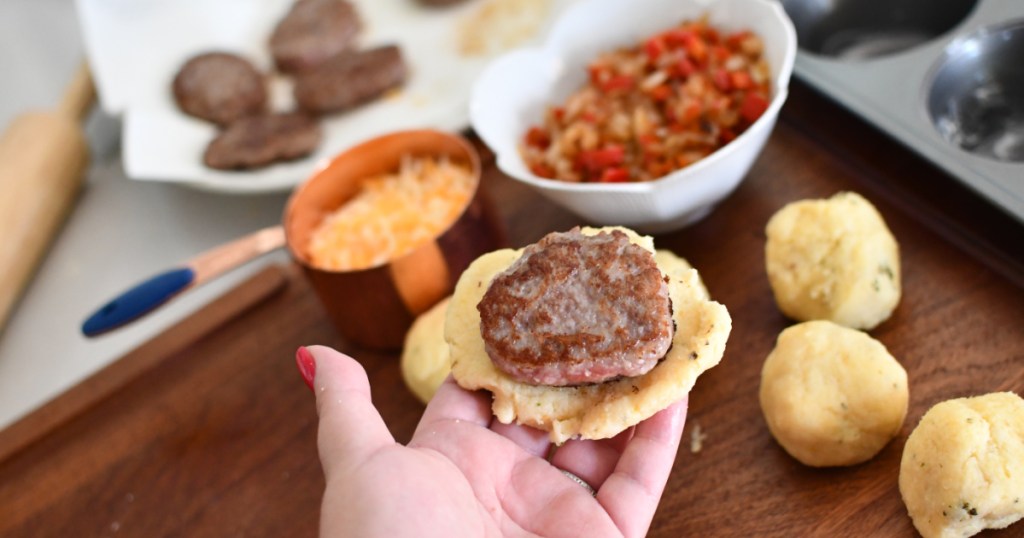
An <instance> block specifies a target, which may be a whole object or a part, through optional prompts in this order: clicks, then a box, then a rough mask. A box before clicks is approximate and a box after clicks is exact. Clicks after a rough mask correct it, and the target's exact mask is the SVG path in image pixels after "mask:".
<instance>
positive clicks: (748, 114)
mask: <svg viewBox="0 0 1024 538" xmlns="http://www.w3.org/2000/svg"><path fill="white" fill-rule="evenodd" d="M765 110H768V101H767V100H766V99H765V98H764V97H761V95H760V94H757V93H754V92H750V93H748V94H747V95H746V96H745V97H744V98H743V104H741V105H740V116H741V117H742V118H743V119H745V120H747V121H748V122H750V123H754V122H755V121H756V120H757V118H760V117H761V114H764V111H765Z"/></svg>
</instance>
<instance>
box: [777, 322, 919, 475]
mask: <svg viewBox="0 0 1024 538" xmlns="http://www.w3.org/2000/svg"><path fill="white" fill-rule="evenodd" d="M760 399H761V411H762V412H763V413H764V417H765V420H766V421H767V422H768V429H769V430H771V433H772V436H774V437H775V440H776V441H778V442H779V444H780V445H782V448H784V449H785V450H786V452H788V453H789V454H790V455H791V456H793V457H794V458H796V459H798V460H800V462H802V463H804V464H805V465H810V466H812V467H832V466H840V465H854V464H857V463H861V462H863V461H867V460H869V459H871V458H873V457H874V456H875V454H877V453H878V452H879V451H880V450H882V448H883V447H884V446H885V445H886V443H888V442H889V440H890V439H892V438H893V437H894V436H895V435H896V434H897V433H898V432H899V431H900V428H901V427H902V426H903V419H904V418H906V416H907V402H908V400H909V392H908V388H907V372H906V371H905V370H904V369H903V367H902V366H900V363H898V362H896V359H894V358H893V357H892V355H890V354H889V352H888V351H887V350H886V349H885V346H884V345H882V343H881V342H879V341H878V340H875V339H874V338H871V337H870V336H868V335H867V334H865V333H863V332H860V331H858V330H855V329H850V328H847V327H843V326H840V325H836V324H835V323H832V322H830V321H808V322H805V323H800V324H798V325H794V326H792V327H790V328H788V329H786V330H785V331H782V334H780V335H779V339H778V342H777V343H776V344H775V349H773V350H772V352H771V353H770V354H769V355H768V358H767V359H766V360H765V362H764V367H763V368H762V370H761V391H760Z"/></svg>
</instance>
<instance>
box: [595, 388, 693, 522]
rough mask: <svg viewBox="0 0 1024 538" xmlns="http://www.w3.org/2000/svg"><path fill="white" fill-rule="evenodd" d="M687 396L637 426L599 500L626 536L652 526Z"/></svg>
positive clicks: (676, 440)
mask: <svg viewBox="0 0 1024 538" xmlns="http://www.w3.org/2000/svg"><path fill="white" fill-rule="evenodd" d="M686 404H687V402H686V399H683V400H682V401H679V402H676V403H674V404H672V405H671V406H669V407H668V408H667V409H664V410H662V411H660V412H658V413H657V414H655V415H654V416H653V417H651V418H649V419H647V420H645V421H643V422H641V423H640V424H638V425H637V426H636V431H635V432H634V434H633V438H632V439H631V440H630V441H629V444H628V445H627V446H626V449H625V450H624V451H623V452H622V457H621V458H620V459H619V463H618V464H617V465H616V466H615V470H614V471H612V474H611V475H610V476H608V479H607V480H605V482H604V484H603V485H602V486H601V489H600V490H598V492H597V500H598V502H600V503H601V505H602V506H604V509H605V510H606V511H607V512H608V515H609V516H611V518H612V520H613V521H615V525H616V526H618V527H619V530H621V531H622V533H623V535H624V536H627V537H628V536H643V535H645V534H646V533H647V529H648V527H650V526H651V519H653V518H654V511H655V510H656V509H657V508H658V501H659V500H661V493H662V491H664V489H665V482H667V481H668V475H669V473H670V472H671V471H672V464H673V463H674V462H675V459H676V451H677V450H678V448H679V440H680V438H681V437H682V435H683V423H684V422H686Z"/></svg>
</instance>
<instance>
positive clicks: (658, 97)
mask: <svg viewBox="0 0 1024 538" xmlns="http://www.w3.org/2000/svg"><path fill="white" fill-rule="evenodd" d="M649 93H650V95H651V99H654V100H655V101H664V100H666V99H668V98H669V97H671V96H672V88H670V87H669V86H668V85H666V84H661V85H659V86H655V87H654V88H653V89H651V91H650V92H649Z"/></svg>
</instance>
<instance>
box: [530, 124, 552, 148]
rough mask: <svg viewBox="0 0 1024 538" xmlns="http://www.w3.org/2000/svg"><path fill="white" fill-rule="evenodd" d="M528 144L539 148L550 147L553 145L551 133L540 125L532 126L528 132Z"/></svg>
mask: <svg viewBox="0 0 1024 538" xmlns="http://www.w3.org/2000/svg"><path fill="white" fill-rule="evenodd" d="M526 144H527V145H529V146H533V147H535V148H538V149H548V146H550V145H551V135H549V134H548V132H547V131H545V130H544V129H541V128H540V127H530V130H529V131H527V132H526Z"/></svg>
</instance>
